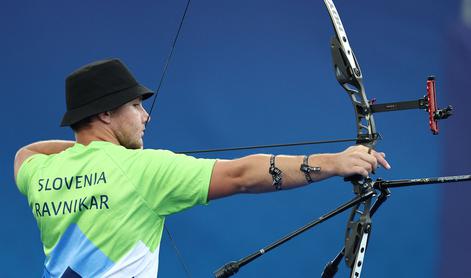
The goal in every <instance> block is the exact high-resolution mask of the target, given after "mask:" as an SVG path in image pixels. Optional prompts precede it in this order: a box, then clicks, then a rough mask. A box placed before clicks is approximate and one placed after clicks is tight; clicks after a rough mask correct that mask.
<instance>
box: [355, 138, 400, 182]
mask: <svg viewBox="0 0 471 278" xmlns="http://www.w3.org/2000/svg"><path fill="white" fill-rule="evenodd" d="M347 151H348V152H350V153H351V155H352V156H353V157H354V162H353V164H354V165H353V166H354V168H352V171H353V172H355V174H359V175H362V176H364V177H366V176H368V174H369V173H373V174H374V171H375V169H376V168H378V167H379V165H381V166H382V167H384V168H385V169H391V166H390V165H389V163H388V162H387V160H386V159H385V157H386V154H385V153H383V152H377V151H375V150H373V149H372V148H368V147H366V146H362V145H357V146H353V147H350V148H348V149H347Z"/></svg>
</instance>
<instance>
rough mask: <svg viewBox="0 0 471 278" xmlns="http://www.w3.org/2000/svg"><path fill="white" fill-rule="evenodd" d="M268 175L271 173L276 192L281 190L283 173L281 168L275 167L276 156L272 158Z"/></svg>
mask: <svg viewBox="0 0 471 278" xmlns="http://www.w3.org/2000/svg"><path fill="white" fill-rule="evenodd" d="M268 173H270V175H271V177H272V179H273V186H274V187H275V189H276V190H281V183H282V182H283V177H282V175H283V172H281V170H280V169H279V168H277V167H276V166H275V155H272V156H271V157H270V168H269V169H268Z"/></svg>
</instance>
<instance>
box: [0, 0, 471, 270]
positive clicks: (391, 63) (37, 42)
mask: <svg viewBox="0 0 471 278" xmlns="http://www.w3.org/2000/svg"><path fill="white" fill-rule="evenodd" d="M468 2H469V1H468ZM185 4H186V1H185V0H158V1H147V0H143V1H90V0H84V1H73V2H71V1H57V0H51V1H46V2H45V1H27V0H18V1H8V2H4V3H3V5H2V8H1V10H0V30H1V44H0V55H2V56H1V68H0V71H1V72H0V76H1V84H2V88H1V90H2V92H1V95H2V109H1V110H0V113H1V118H2V119H4V120H3V125H4V127H3V129H2V136H1V146H2V154H1V157H0V159H1V161H0V165H2V166H3V174H2V175H0V184H1V185H2V186H1V190H0V208H1V211H2V217H3V221H2V229H0V238H1V239H2V249H3V250H2V251H3V252H2V253H1V255H0V256H1V258H2V259H1V260H0V264H1V265H0V277H39V276H40V275H41V274H42V264H43V260H44V255H43V253H42V246H41V243H40V238H39V232H38V229H37V227H36V224H35V221H34V219H33V217H32V214H31V211H30V209H29V207H28V205H27V202H26V199H25V198H24V197H23V196H22V195H21V194H20V193H19V192H18V190H17V189H16V186H15V184H14V181H13V167H12V165H13V158H14V155H15V152H16V150H17V149H18V148H20V147H21V146H23V145H25V144H28V143H30V142H32V141H36V140H44V139H73V133H72V132H71V131H70V130H69V129H64V128H59V122H60V119H61V117H62V114H63V113H64V111H65V99H64V78H65V76H66V75H67V74H69V73H70V72H71V71H73V70H74V69H76V68H77V67H79V66H81V65H83V64H86V63H88V62H91V61H94V60H97V59H103V58H110V57H119V58H121V59H122V60H123V61H125V62H126V63H127V65H128V66H129V68H130V69H131V70H132V71H133V72H134V74H135V75H136V76H137V78H138V79H139V80H140V81H141V82H142V83H143V84H145V85H146V86H148V87H150V88H154V89H155V88H156V86H157V83H158V80H159V78H160V75H161V73H162V69H163V65H164V61H165V58H166V56H167V54H168V51H169V49H170V46H171V42H172V39H173V36H174V34H175V32H176V29H177V26H178V23H179V19H180V16H181V14H182V12H183V9H184V6H185ZM336 5H337V8H338V10H339V12H340V14H341V17H342V20H343V23H344V25H345V27H346V30H347V34H348V35H349V38H350V43H351V45H352V47H353V49H354V51H355V53H356V56H357V58H358V60H359V62H360V64H361V67H362V70H363V75H364V77H365V78H364V82H365V85H366V88H367V94H368V96H369V97H370V98H373V97H375V98H376V99H377V100H378V102H379V103H381V102H391V101H401V100H412V99H417V98H419V97H422V96H423V95H424V94H425V80H426V78H427V76H428V75H429V74H435V75H437V77H438V94H439V96H438V98H439V103H440V102H441V103H442V105H444V104H448V102H449V103H451V104H453V105H454V107H455V109H456V115H455V116H453V118H450V119H449V120H447V121H446V122H442V123H441V132H442V134H444V135H442V136H440V135H439V136H432V135H431V133H430V131H429V128H428V119H427V115H426V113H424V112H422V111H404V112H396V113H387V114H379V115H377V116H376V123H377V128H378V130H379V131H380V132H381V134H382V135H383V137H384V140H383V141H381V142H380V143H379V144H378V149H380V150H382V151H385V152H386V153H387V155H388V159H389V162H390V163H391V165H392V169H391V170H390V171H384V170H380V171H378V173H377V176H380V177H383V178H384V179H400V178H413V177H424V176H438V175H445V174H460V173H463V172H466V171H469V169H470V165H471V163H470V156H471V149H470V147H469V146H468V145H469V142H470V140H471V136H470V133H471V132H470V128H469V124H468V122H467V120H469V119H470V112H466V110H467V108H466V106H467V105H469V103H470V102H469V101H470V97H469V96H468V94H467V93H468V89H467V87H466V85H467V80H468V79H469V78H468V76H467V74H468V73H469V64H470V62H471V54H470V53H471V29H470V26H471V24H470V25H467V23H466V20H464V19H463V18H466V17H465V16H463V14H466V13H465V12H463V11H465V10H466V9H465V8H466V4H465V3H461V2H460V1H425V0H416V1H406V0H398V1H373V0H364V1H345V0H337V1H336ZM470 10H471V9H470ZM468 16H469V15H468ZM470 18H471V17H470ZM470 21H471V20H470ZM332 35H333V29H332V26H331V23H330V19H329V17H328V14H327V11H326V9H325V7H324V3H323V1H308V0H291V1H279V0H270V1H269V0H250V1H246V0H242V1H209V0H194V1H193V2H192V5H191V7H190V10H189V13H188V16H187V18H186V21H185V23H184V26H183V29H182V32H181V34H180V39H179V42H178V44H177V48H176V52H175V56H174V59H173V61H172V62H171V64H170V68H169V72H168V77H167V80H166V82H165V83H164V86H163V88H162V90H161V92H160V95H159V98H158V100H157V106H156V109H155V111H154V113H153V115H152V118H153V120H152V122H151V123H150V124H149V126H148V130H147V133H146V137H145V143H146V147H148V148H164V149H170V150H173V151H180V150H189V149H201V148H216V147H226V146H242V145H254V144H270V143H284V142H294V141H306V140H314V139H316V140H317V139H318V140H323V139H332V138H351V137H354V136H355V128H354V121H353V111H352V107H351V104H350V101H349V99H348V97H347V95H346V93H345V92H344V91H343V90H342V89H341V88H340V86H338V84H337V82H336V80H335V78H334V74H333V70H332V65H331V58H330V50H329V40H330V37H331V36H332ZM347 146H348V145H347V144H339V145H323V146H315V147H297V148H283V149H276V150H261V151H260V152H265V153H268V152H275V153H283V154H305V153H321V152H336V151H341V150H342V149H344V148H346V147H347ZM250 153H251V152H232V153H223V154H222V153H221V154H214V155H208V156H201V157H219V158H234V157H239V156H242V155H246V154H250ZM455 166H456V167H455ZM469 185H470V184H469V183H467V184H453V185H435V186H428V187H414V188H406V189H395V190H393V194H392V196H391V198H390V200H389V201H388V202H386V203H385V204H384V206H383V207H382V208H381V210H380V211H379V212H378V213H377V215H375V218H374V226H373V234H372V237H371V241H370V246H369V250H368V253H367V255H366V262H365V266H364V277H471V270H470V268H469V266H467V265H466V258H468V257H469V254H468V253H467V252H466V251H467V250H469V249H470V247H471V244H470V241H469V239H468V238H467V237H466V233H467V231H469V228H471V227H470V226H471V224H470V222H471V221H470V220H469V216H468V215H467V212H468V211H469V210H470V209H471V207H470V205H469V204H467V202H468V201H467V197H468V196H469V195H470V194H469V193H471V190H467V189H465V187H466V186H468V187H469ZM352 196H353V195H352V189H351V186H350V184H347V183H344V182H343V181H342V179H340V178H333V179H331V180H328V181H325V182H322V183H319V184H314V185H313V186H310V187H307V188H302V189H299V190H293V191H289V192H283V193H279V194H278V193H274V194H265V195H245V196H235V197H233V198H228V199H223V200H218V201H215V202H212V203H211V204H210V205H209V206H207V207H198V208H195V209H192V210H189V211H186V212H183V213H181V214H178V215H174V216H172V217H169V218H168V220H167V224H168V227H169V229H170V230H171V232H172V234H173V237H174V240H175V241H176V243H177V245H178V247H179V249H180V251H181V253H182V255H183V256H184V258H185V261H186V262H187V264H188V265H189V268H190V271H191V273H192V275H193V277H210V276H211V273H212V271H214V270H215V269H216V268H218V267H219V266H221V265H222V264H224V263H225V262H227V261H230V260H234V259H238V258H241V257H243V256H245V255H247V254H248V253H251V252H253V251H255V250H258V249H259V248H261V247H263V246H265V245H267V244H269V243H270V242H272V241H274V240H276V239H278V238H279V237H281V236H282V235H285V234H286V233H288V232H290V231H292V230H294V229H295V228H297V227H298V226H301V225H303V224H305V223H306V222H308V221H309V220H312V219H315V218H317V217H318V216H320V215H321V214H323V213H325V212H327V211H329V210H331V209H333V208H335V207H336V206H338V205H339V204H341V203H342V202H345V201H347V200H349V199H350V198H352ZM346 219H347V214H346V213H345V214H343V215H341V216H338V217H336V218H334V219H332V220H330V221H328V222H326V223H325V224H322V225H320V226H318V227H317V228H315V229H313V230H312V231H310V232H308V233H306V234H304V235H303V236H300V237H299V238H296V239H294V240H293V241H292V242H290V243H289V244H286V245H284V246H283V247H280V248H279V249H277V250H276V251H273V252H270V253H268V254H266V255H265V256H263V257H262V258H260V259H259V260H257V261H256V262H254V263H252V264H250V265H248V266H246V267H244V268H243V269H242V270H241V271H240V273H239V274H238V276H239V277H319V276H320V273H321V271H322V269H323V266H324V265H325V263H326V262H327V261H328V260H330V259H332V257H333V256H334V255H335V254H336V252H337V251H338V250H339V249H340V248H341V247H342V244H343V240H344V231H345V224H346ZM104 232H106V231H104ZM171 245H172V244H171V242H170V241H169V239H168V238H167V236H166V235H164V239H163V241H162V246H161V253H160V260H161V261H160V270H159V277H184V275H185V274H184V272H183V269H182V267H181V266H180V264H179V262H178V259H177V257H176V255H175V252H174V251H173V249H172V246H171ZM346 276H347V271H346V268H345V266H344V264H342V268H341V270H340V272H339V274H338V277H346Z"/></svg>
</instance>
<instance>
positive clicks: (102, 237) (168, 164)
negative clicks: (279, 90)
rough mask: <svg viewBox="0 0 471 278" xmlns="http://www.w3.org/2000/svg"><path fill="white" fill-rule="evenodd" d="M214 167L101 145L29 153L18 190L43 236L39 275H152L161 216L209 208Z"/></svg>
mask: <svg viewBox="0 0 471 278" xmlns="http://www.w3.org/2000/svg"><path fill="white" fill-rule="evenodd" d="M214 163H215V160H210V159H196V158H193V157H190V156H185V155H179V154H174V153H172V152H170V151H165V150H130V149H126V148H124V147H122V146H118V145H114V144H112V143H109V142H98V141H95V142H92V143H91V144H90V145H88V146H83V145H81V144H75V145H74V146H73V147H71V148H69V149H67V150H65V151H63V152H61V153H59V154H55V155H42V154H37V155H33V156H31V157H30V158H28V159H27V160H26V161H25V162H24V163H23V165H22V166H21V168H20V170H19V172H18V175H17V185H18V188H19V190H20V191H21V193H22V194H24V195H26V196H27V198H28V203H29V206H30V207H31V209H32V213H33V215H34V217H35V218H36V221H37V224H38V227H39V230H40V232H41V240H42V242H43V245H44V252H45V254H46V260H45V266H44V275H43V276H44V277H61V276H67V275H72V277H156V275H157V269H158V251H159V245H160V240H161V237H162V230H163V226H164V219H165V216H167V215H170V214H172V213H176V212H179V211H182V210H184V209H187V208H190V207H192V206H195V205H198V204H206V203H207V201H208V200H207V197H208V190H209V183H210V179H211V173H212V169H213V166H214ZM73 275H75V276H73Z"/></svg>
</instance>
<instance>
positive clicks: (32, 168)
mask: <svg viewBox="0 0 471 278" xmlns="http://www.w3.org/2000/svg"><path fill="white" fill-rule="evenodd" d="M46 159H47V155H45V154H34V155H32V156H30V157H28V158H27V159H26V160H25V161H23V164H21V166H20V169H19V170H18V174H17V175H16V186H17V187H18V189H19V190H20V192H21V194H23V195H26V196H27V195H28V190H29V186H30V184H31V179H32V177H33V175H34V174H35V173H36V172H37V170H38V169H39V168H40V167H41V165H42V164H43V163H44V161H45V160H46Z"/></svg>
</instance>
